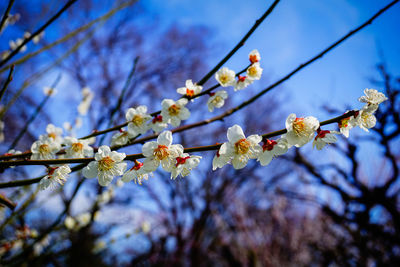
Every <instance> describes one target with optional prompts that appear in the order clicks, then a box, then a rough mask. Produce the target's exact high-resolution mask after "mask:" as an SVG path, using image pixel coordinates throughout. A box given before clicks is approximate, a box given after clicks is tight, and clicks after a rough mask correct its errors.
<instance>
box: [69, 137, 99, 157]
mask: <svg viewBox="0 0 400 267" xmlns="http://www.w3.org/2000/svg"><path fill="white" fill-rule="evenodd" d="M64 144H65V145H66V146H67V147H66V148H65V152H66V157H67V158H84V157H91V156H93V148H92V147H90V146H89V140H86V139H79V140H78V139H76V138H75V137H70V136H67V137H65V139H64Z"/></svg>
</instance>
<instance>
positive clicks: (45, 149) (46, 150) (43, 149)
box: [39, 144, 50, 154]
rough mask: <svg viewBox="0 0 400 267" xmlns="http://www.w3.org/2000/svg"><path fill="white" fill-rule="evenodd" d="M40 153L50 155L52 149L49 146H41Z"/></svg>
mask: <svg viewBox="0 0 400 267" xmlns="http://www.w3.org/2000/svg"><path fill="white" fill-rule="evenodd" d="M39 153H40V154H48V153H50V147H49V145H47V144H43V145H40V146H39Z"/></svg>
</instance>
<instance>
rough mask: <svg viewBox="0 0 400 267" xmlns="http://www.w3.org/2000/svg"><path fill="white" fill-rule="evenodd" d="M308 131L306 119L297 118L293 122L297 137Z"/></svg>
mask: <svg viewBox="0 0 400 267" xmlns="http://www.w3.org/2000/svg"><path fill="white" fill-rule="evenodd" d="M305 130H306V124H305V123H304V118H296V119H295V120H294V122H293V131H294V133H295V134H296V135H298V136H300V135H303V132H304V131H305Z"/></svg>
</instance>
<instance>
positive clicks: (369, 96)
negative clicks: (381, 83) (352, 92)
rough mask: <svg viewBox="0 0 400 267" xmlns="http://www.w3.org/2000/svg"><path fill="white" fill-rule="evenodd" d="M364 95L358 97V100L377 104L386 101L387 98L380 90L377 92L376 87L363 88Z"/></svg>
mask: <svg viewBox="0 0 400 267" xmlns="http://www.w3.org/2000/svg"><path fill="white" fill-rule="evenodd" d="M364 94H365V96H361V97H360V98H358V101H360V102H362V103H367V104H371V105H379V104H380V103H382V102H384V101H386V100H387V99H388V98H387V97H386V96H385V95H384V94H383V93H381V92H378V90H376V89H368V88H366V89H365V90H364Z"/></svg>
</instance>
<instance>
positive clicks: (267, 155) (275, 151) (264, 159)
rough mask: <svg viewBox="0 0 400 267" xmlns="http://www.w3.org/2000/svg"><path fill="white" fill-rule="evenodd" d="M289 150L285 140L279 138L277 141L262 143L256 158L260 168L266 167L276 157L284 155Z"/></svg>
mask: <svg viewBox="0 0 400 267" xmlns="http://www.w3.org/2000/svg"><path fill="white" fill-rule="evenodd" d="M288 149H289V144H288V142H287V140H286V139H285V138H280V139H278V140H269V139H267V140H266V141H264V144H263V146H262V152H261V153H260V155H259V156H258V158H257V161H259V162H260V164H261V165H262V166H266V165H268V164H269V163H270V162H271V160H272V159H273V158H274V157H276V156H280V155H283V154H285V153H286V152H287V151H288Z"/></svg>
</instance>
